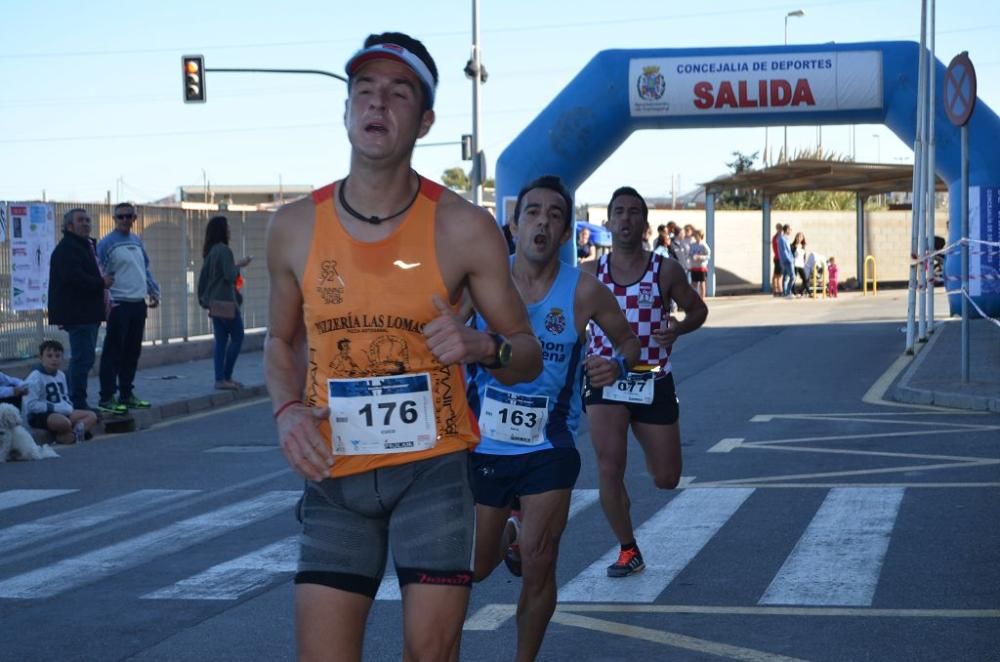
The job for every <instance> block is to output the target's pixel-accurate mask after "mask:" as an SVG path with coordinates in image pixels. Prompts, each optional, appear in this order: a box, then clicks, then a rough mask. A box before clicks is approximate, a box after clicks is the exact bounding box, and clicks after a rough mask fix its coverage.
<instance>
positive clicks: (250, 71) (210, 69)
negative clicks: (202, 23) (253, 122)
mask: <svg viewBox="0 0 1000 662" xmlns="http://www.w3.org/2000/svg"><path fill="white" fill-rule="evenodd" d="M213 72H218V73H248V74H316V75H319V76H329V77H330V78H336V79H337V80H342V81H344V82H345V83H346V82H347V78H345V77H344V76H341V75H340V74H335V73H333V72H332V71H323V70H322V69H231V68H225V69H223V68H216V67H205V73H213Z"/></svg>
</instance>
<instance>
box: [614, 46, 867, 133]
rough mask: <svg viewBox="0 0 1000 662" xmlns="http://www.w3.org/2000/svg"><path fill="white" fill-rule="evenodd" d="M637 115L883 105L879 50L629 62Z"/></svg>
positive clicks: (631, 104)
mask: <svg viewBox="0 0 1000 662" xmlns="http://www.w3.org/2000/svg"><path fill="white" fill-rule="evenodd" d="M629 107H630V111H631V114H632V116H633V117H671V116H690V115H732V114H766V113H775V112H782V113H786V112H805V113H808V112H819V111H835V110H862V109H872V108H875V109H878V108H881V107H882V54H881V53H880V52H879V51H848V52H841V53H835V52H829V53H822V52H819V53H781V54H777V53H774V54H767V53H758V54H754V55H704V56H697V55H692V56H685V57H670V58H635V59H632V60H630V61H629Z"/></svg>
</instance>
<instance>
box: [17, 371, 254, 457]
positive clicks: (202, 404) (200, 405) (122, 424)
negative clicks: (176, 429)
mask: <svg viewBox="0 0 1000 662" xmlns="http://www.w3.org/2000/svg"><path fill="white" fill-rule="evenodd" d="M266 395H267V387H266V386H265V385H264V384H255V385H251V386H244V387H243V388H241V389H240V390H238V391H219V392H218V393H212V394H209V395H200V396H198V397H196V398H190V399H188V400H175V401H173V402H168V403H166V404H163V405H157V406H153V407H150V408H149V409H132V410H130V411H129V413H128V414H127V415H125V416H116V417H113V418H104V419H102V420H100V421H98V423H97V425H96V426H95V427H94V429H93V433H94V437H95V438H97V437H110V436H115V435H119V434H128V433H130V432H138V431H139V430H147V429H149V428H151V427H153V426H154V425H156V424H157V423H162V422H163V421H168V420H171V419H174V418H180V417H183V416H190V415H192V414H197V413H201V412H206V411H209V410H211V409H215V408H217V407H225V406H226V405H231V404H235V403H237V402H243V401H245V400H253V399H255V398H260V397H263V396H266ZM109 423H111V424H112V425H113V427H114V428H115V429H114V430H110V429H108V424H109ZM28 431H29V432H30V433H31V436H32V437H33V438H34V440H35V443H36V444H39V445H41V444H53V445H55V446H59V444H56V443H55V441H54V438H53V437H52V435H51V433H49V432H46V431H45V430H36V429H30V430H28ZM88 443H89V442H88Z"/></svg>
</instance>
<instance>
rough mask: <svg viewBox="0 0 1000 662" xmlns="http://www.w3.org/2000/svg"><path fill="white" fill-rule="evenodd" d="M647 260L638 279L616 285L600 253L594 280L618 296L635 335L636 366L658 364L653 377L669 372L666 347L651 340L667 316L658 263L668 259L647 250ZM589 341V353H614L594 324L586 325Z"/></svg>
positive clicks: (668, 352) (610, 354) (610, 355)
mask: <svg viewBox="0 0 1000 662" xmlns="http://www.w3.org/2000/svg"><path fill="white" fill-rule="evenodd" d="M648 255H649V263H648V265H647V267H646V271H644V272H643V274H642V277H641V278H639V280H638V281H636V282H634V283H632V284H630V285H619V284H618V283H616V282H615V280H614V278H612V277H611V269H610V266H609V259H610V255H607V254H606V255H602V256H601V257H600V258H598V261H597V273H596V276H597V280H599V281H601V282H602V283H604V285H605V286H606V287H607V288H608V289H610V290H611V293H612V294H614V295H615V298H616V299H618V307H619V308H621V309H622V312H624V313H625V319H627V320H628V322H629V324H630V325H631V326H632V332H633V333H634V334H635V335H636V336H637V337H638V338H639V346H640V350H639V365H640V366H645V368H646V369H647V370H650V369H655V368H657V367H659V370H658V371H657V373H658V374H657V378H660V377H665V376H666V375H667V373H669V372H670V350H671V348H670V347H669V346H667V347H661V346H660V345H658V344H657V343H656V342H655V341H654V340H653V335H652V334H653V331H654V330H656V329H659V328H660V326H662V324H663V322H664V321H665V320H666V319H667V318H668V317H669V313H668V311H667V307H666V306H664V305H663V304H664V302H663V299H662V297H661V296H660V286H659V284H658V280H659V277H660V270H661V268H662V267H661V265H662V264H663V263H664V262H665V261H666V260H669V259H670V258H668V257H664V256H662V255H657V254H655V253H649V254H648ZM590 330H591V336H592V338H593V340H592V341H591V343H590V353H591V354H596V355H597V356H601V357H604V358H611V357H613V356H614V355H615V348H614V344H613V343H612V342H611V341H610V340H608V338H607V336H605V335H604V331H602V330H601V327H599V326H597V325H596V324H592V325H591V327H590Z"/></svg>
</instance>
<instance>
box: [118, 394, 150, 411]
mask: <svg viewBox="0 0 1000 662" xmlns="http://www.w3.org/2000/svg"><path fill="white" fill-rule="evenodd" d="M122 404H123V405H125V406H126V407H127V408H128V409H149V408H150V407H151V406H152V405H151V404H149V401H148V400H140V399H139V398H137V397H135V396H134V395H130V396H128V397H127V398H124V399H123V400H122Z"/></svg>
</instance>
